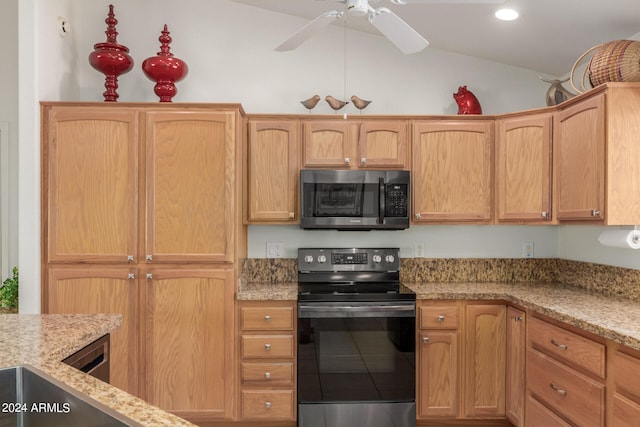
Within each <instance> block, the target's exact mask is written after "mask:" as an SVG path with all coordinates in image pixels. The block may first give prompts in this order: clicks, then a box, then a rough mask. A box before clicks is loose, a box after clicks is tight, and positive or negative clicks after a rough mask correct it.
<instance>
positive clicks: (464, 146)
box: [411, 120, 493, 223]
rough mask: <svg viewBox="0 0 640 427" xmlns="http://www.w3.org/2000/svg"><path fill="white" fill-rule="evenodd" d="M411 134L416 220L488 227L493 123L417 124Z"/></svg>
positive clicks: (490, 121)
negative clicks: (482, 224) (485, 225)
mask: <svg viewBox="0 0 640 427" xmlns="http://www.w3.org/2000/svg"><path fill="white" fill-rule="evenodd" d="M412 129H413V140H412V150H411V157H412V167H411V172H412V177H411V184H412V195H413V197H412V205H413V209H412V212H413V218H412V220H413V221H414V222H415V223H437V222H459V223H465V222H467V223H468V222H474V223H488V222H490V221H491V217H492V204H493V198H492V193H493V192H492V188H493V184H492V182H493V181H492V175H493V172H492V171H493V120H468V121H467V120H441V121H431V122H427V121H415V122H413V128H412Z"/></svg>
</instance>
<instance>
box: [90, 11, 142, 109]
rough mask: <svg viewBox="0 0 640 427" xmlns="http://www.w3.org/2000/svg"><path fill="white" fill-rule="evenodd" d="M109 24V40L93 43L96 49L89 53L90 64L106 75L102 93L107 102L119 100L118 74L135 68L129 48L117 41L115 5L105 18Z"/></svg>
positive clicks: (106, 32) (107, 33)
mask: <svg viewBox="0 0 640 427" xmlns="http://www.w3.org/2000/svg"><path fill="white" fill-rule="evenodd" d="M104 22H105V23H106V24H107V31H105V34H106V35H107V41H106V42H104V43H96V44H95V45H93V48H94V49H95V50H94V51H93V52H91V53H90V54H89V64H91V66H92V67H93V68H95V69H96V70H98V71H100V72H101V73H103V74H104V75H105V81H104V87H105V88H106V89H107V90H106V91H105V92H104V93H103V94H102V95H103V96H104V100H105V102H115V101H117V100H118V97H119V95H118V92H117V91H116V89H117V88H118V76H119V75H121V74H124V73H126V72H128V71H129V70H131V68H133V58H131V56H129V48H127V47H126V46H123V45H121V44H119V43H118V42H117V41H116V37H117V36H118V32H117V31H116V24H117V23H118V20H117V19H116V18H115V15H114V13H113V5H111V4H110V5H109V14H108V15H107V19H105V20H104Z"/></svg>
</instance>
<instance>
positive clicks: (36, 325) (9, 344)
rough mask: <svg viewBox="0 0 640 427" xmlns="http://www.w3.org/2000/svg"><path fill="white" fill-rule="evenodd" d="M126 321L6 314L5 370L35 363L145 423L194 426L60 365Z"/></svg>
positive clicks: (1, 327)
mask: <svg viewBox="0 0 640 427" xmlns="http://www.w3.org/2000/svg"><path fill="white" fill-rule="evenodd" d="M121 322H122V316H121V315H118V314H45V315H35V314H33V315H32V314H1V315H0V368H5V367H12V366H18V365H25V364H27V365H31V366H33V367H35V368H37V369H40V370H41V371H43V372H44V373H46V374H48V375H51V376H52V377H54V378H55V379H57V380H58V381H61V382H63V383H65V384H66V385H68V386H70V387H72V388H74V389H76V390H77V391H79V392H81V393H84V394H85V395H87V396H89V397H91V398H92V399H95V400H97V401H98V402H100V403H102V404H104V405H106V406H107V407H109V408H112V409H113V410H115V411H117V412H119V413H121V414H123V415H125V416H127V417H129V418H131V419H132V420H134V421H137V422H139V423H141V424H142V425H148V426H190V425H192V424H190V423H188V422H187V421H185V420H183V419H181V418H179V417H176V416H174V415H172V414H169V413H167V412H165V411H162V410H161V409H159V408H156V407H154V406H152V405H150V404H148V403H146V402H144V401H143V400H141V399H138V398H136V397H134V396H132V395H130V394H128V393H125V392H124V391H122V390H119V389H118V388H116V387H113V386H111V385H109V384H107V383H104V382H102V381H100V380H98V379H96V378H93V377H91V376H89V375H87V374H84V373H82V372H81V371H79V370H77V369H75V368H72V367H70V366H68V365H65V364H64V363H62V362H61V360H62V359H64V358H66V357H67V356H69V355H71V354H73V353H75V352H76V351H78V350H80V349H82V348H83V347H85V346H86V345H88V344H90V343H92V342H93V341H95V340H96V339H98V338H100V337H102V336H103V335H105V334H108V333H111V332H112V331H113V330H115V329H117V328H118V327H119V326H120V324H121Z"/></svg>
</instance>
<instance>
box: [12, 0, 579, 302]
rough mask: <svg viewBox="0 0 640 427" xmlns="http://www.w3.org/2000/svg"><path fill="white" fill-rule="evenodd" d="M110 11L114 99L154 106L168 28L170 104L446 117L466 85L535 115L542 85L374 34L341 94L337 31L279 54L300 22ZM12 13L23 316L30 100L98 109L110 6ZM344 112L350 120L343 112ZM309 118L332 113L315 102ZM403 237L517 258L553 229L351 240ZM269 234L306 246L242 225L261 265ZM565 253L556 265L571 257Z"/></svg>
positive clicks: (177, 7) (255, 15)
mask: <svg viewBox="0 0 640 427" xmlns="http://www.w3.org/2000/svg"><path fill="white" fill-rule="evenodd" d="M12 1H14V0H12ZM305 1H307V0H305ZM309 1H310V0H309ZM15 3H18V0H15ZM112 3H113V4H114V6H115V13H116V18H117V19H118V21H119V23H118V26H117V30H118V32H119V35H118V41H119V42H120V43H121V44H124V45H126V46H128V47H129V48H130V50H131V55H132V56H133V58H134V61H135V66H134V69H133V70H132V71H131V72H129V73H128V74H125V75H123V76H121V78H120V81H119V89H118V93H119V94H120V99H119V100H120V101H151V102H155V101H157V97H156V96H155V95H154V94H153V89H152V88H153V83H152V82H151V81H149V80H148V79H147V78H146V77H145V76H144V75H143V73H142V71H141V68H140V66H141V64H142V61H143V60H144V59H145V58H147V57H149V56H153V55H155V53H156V52H157V51H158V50H159V42H158V36H159V35H160V31H161V29H162V26H163V25H164V24H165V23H166V24H167V25H168V26H169V30H170V31H171V36H172V37H173V43H172V45H171V46H172V52H173V53H174V54H175V55H176V56H177V57H179V58H181V59H183V60H185V61H186V62H187V63H188V65H189V75H188V76H187V77H186V78H185V80H183V81H182V82H179V83H178V84H177V86H178V95H177V96H176V98H174V101H176V102H234V103H235V102H240V103H242V105H243V106H244V108H245V110H246V111H247V112H248V113H268V112H271V113H306V110H305V109H304V108H303V107H302V106H301V105H300V103H299V101H300V100H302V99H306V98H307V97H309V96H311V95H313V94H316V93H317V94H319V95H321V96H322V97H324V96H326V95H333V96H336V97H344V96H345V95H346V96H347V97H350V96H351V95H352V94H356V95H359V96H360V97H362V98H365V99H370V100H372V101H373V102H372V104H371V105H370V106H369V107H368V108H367V110H366V112H367V113H369V114H455V113H456V112H457V106H456V104H455V102H454V100H453V97H452V94H453V92H455V91H456V90H457V88H458V86H460V85H464V84H466V85H467V86H468V87H469V89H470V90H471V91H473V92H474V93H475V94H476V96H477V97H478V98H479V100H480V103H481V104H482V107H483V111H484V112H485V113H487V114H499V113H504V112H510V111H517V110H523V109H530V108H536V107H543V106H544V95H545V92H546V89H547V85H546V84H545V83H543V82H541V81H540V80H539V79H538V75H537V73H534V72H532V71H529V70H524V69H519V68H515V67H511V66H504V65H501V64H497V63H493V62H489V61H484V60H480V59H477V58H472V57H466V56H461V55H458V54H452V53H447V52H443V51H438V50H437V49H434V48H428V49H426V50H425V51H423V52H421V53H419V54H416V55H412V56H404V55H402V54H400V53H399V52H398V51H397V50H396V49H395V48H394V47H393V46H392V45H390V44H389V42H388V41H387V40H386V39H384V38H382V37H381V36H376V35H371V34H363V33H358V32H353V31H348V36H347V40H348V50H347V58H348V61H347V67H346V70H347V73H346V90H345V89H344V86H345V72H344V71H345V67H344V62H343V57H344V50H343V44H344V38H343V35H344V31H343V29H342V28H341V27H339V26H330V27H329V28H327V29H325V30H324V31H323V33H322V34H320V35H318V36H317V37H315V38H313V39H312V40H309V41H308V42H307V43H305V44H303V45H302V46H301V47H300V48H298V49H296V50H294V51H291V52H283V53H280V52H274V51H273V50H272V49H273V47H274V46H276V45H277V44H279V43H280V42H281V41H283V40H284V39H285V38H287V37H288V36H289V35H290V34H291V33H292V32H294V31H295V30H297V29H298V28H300V27H301V26H302V25H304V24H305V23H306V20H304V19H301V18H296V17H291V16H287V15H282V14H277V13H273V12H269V11H264V10H261V9H257V8H252V7H249V6H245V5H241V4H237V3H233V2H231V1H227V0H219V1H215V2H213V1H209V0H183V1H180V2H176V1H172V0H128V1H127V0H118V1H113V2H112ZM19 10H20V13H21V16H20V28H19V32H20V37H21V41H20V49H21V51H20V66H21V70H20V76H21V79H22V80H21V84H20V130H21V135H20V154H21V158H20V187H19V188H20V220H21V221H20V231H19V241H20V250H19V254H20V267H21V274H22V277H21V279H23V280H21V284H22V285H24V286H25V287H26V288H27V289H25V292H24V295H23V294H22V293H21V301H20V303H21V311H23V312H36V311H38V310H39V285H38V284H39V279H40V278H39V273H38V272H39V262H40V261H39V251H40V248H39V242H40V235H39V230H40V224H39V163H38V162H39V152H38V146H39V145H38V140H39V123H38V122H39V119H38V106H37V102H38V101H39V100H53V101H55V100H68V101H78V100H81V101H101V100H102V92H103V91H104V87H103V83H104V77H103V76H102V75H101V74H100V73H99V72H97V71H95V70H93V69H92V68H91V67H90V66H89V63H88V60H87V57H88V55H89V53H90V52H91V51H92V50H93V45H94V44H95V43H98V42H103V41H105V39H106V36H105V34H104V31H105V29H106V24H105V23H104V19H105V18H106V14H107V12H108V3H103V2H93V1H86V0H20V2H19ZM58 16H63V17H65V18H66V19H67V20H68V21H69V23H70V25H71V32H70V33H69V34H68V35H67V36H66V37H64V38H62V37H60V35H59V33H58V30H57V28H56V23H57V17H58ZM23 49H24V50H25V51H24V52H23ZM344 112H347V113H349V114H356V112H355V111H354V109H353V107H352V106H349V107H348V108H347V109H346V110H344ZM313 113H314V114H315V113H322V114H328V113H332V110H330V109H329V107H328V106H327V105H326V104H325V103H324V102H321V103H320V104H319V106H318V107H316V109H315V110H313ZM341 113H342V112H341ZM405 235H408V236H410V237H408V238H407V239H406V240H409V239H413V240H415V239H418V240H420V241H422V240H424V241H425V243H426V249H427V256H435V257H444V256H478V257H482V256H496V257H507V256H517V255H518V254H519V253H521V242H522V241H523V240H532V241H535V244H536V256H557V255H558V249H557V235H558V231H557V229H555V228H547V227H505V228H502V227H500V228H497V227H470V226H464V227H462V226H461V227H413V228H412V229H411V231H409V232H406V233H405V232H400V233H399V234H394V235H391V234H386V233H385V234H380V235H378V234H377V233H376V234H373V233H371V234H367V235H366V236H370V237H365V234H358V235H357V237H356V239H357V240H358V241H361V239H374V240H375V239H379V240H377V241H379V242H380V244H398V246H401V247H403V248H406V249H405V250H404V251H403V252H404V254H405V256H410V254H409V252H410V250H411V245H406V243H405V242H404V240H403V238H404V236H405ZM278 236H287V237H286V238H287V239H288V241H287V242H286V246H287V247H288V248H293V247H296V246H297V245H303V243H306V241H307V239H308V237H307V233H306V232H302V231H301V230H298V229H296V228H295V227H292V228H287V227H285V228H281V227H251V228H250V236H249V237H250V255H251V256H261V254H262V251H263V248H264V242H265V241H267V240H271V239H275V238H277V237H278ZM323 236H328V237H323V238H330V239H331V240H332V243H335V244H349V242H350V241H352V240H350V239H352V237H350V236H349V235H348V234H337V235H334V234H333V233H328V234H323ZM333 236H335V241H333V240H334V239H333ZM390 236H394V237H390ZM316 237H317V235H313V238H314V241H315V238H316ZM409 241H410V240H409ZM387 242H388V243H387ZM588 247H589V246H588ZM568 252H569V253H568V255H566V256H569V255H572V253H573V252H572V251H571V250H568ZM288 253H290V252H288ZM288 253H287V254H288ZM563 253H564V252H563ZM21 289H23V288H22V286H21ZM23 297H24V298H23Z"/></svg>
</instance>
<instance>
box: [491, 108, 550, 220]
mask: <svg viewBox="0 0 640 427" xmlns="http://www.w3.org/2000/svg"><path fill="white" fill-rule="evenodd" d="M552 121H553V115H552V113H550V112H548V113H539V114H527V115H518V116H514V117H505V118H499V119H497V120H496V219H497V221H498V222H515V223H532V222H548V221H550V220H551V219H552V218H551V216H552V215H551V137H552Z"/></svg>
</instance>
